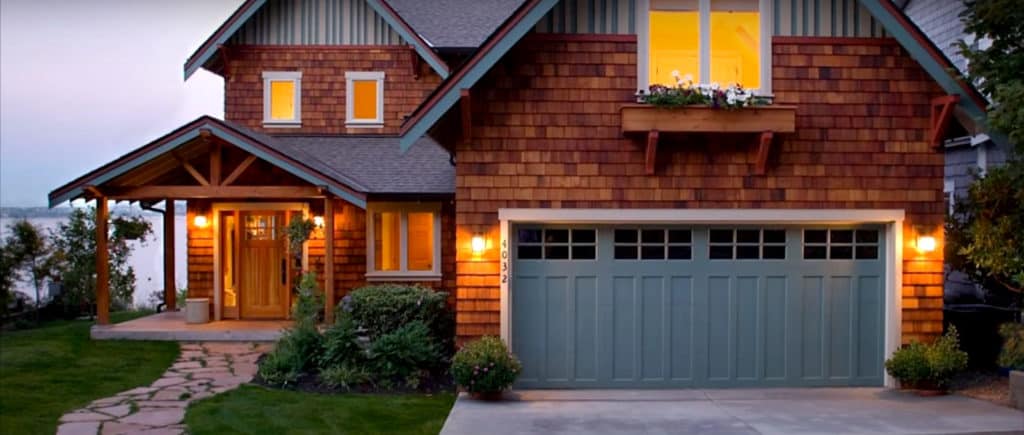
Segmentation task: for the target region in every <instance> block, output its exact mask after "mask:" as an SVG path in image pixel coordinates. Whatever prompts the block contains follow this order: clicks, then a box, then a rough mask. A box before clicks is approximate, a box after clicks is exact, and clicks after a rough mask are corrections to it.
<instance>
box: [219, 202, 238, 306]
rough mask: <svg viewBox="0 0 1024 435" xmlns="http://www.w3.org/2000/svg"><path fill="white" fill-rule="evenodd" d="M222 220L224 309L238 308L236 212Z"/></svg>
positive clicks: (224, 216)
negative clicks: (236, 285)
mask: <svg viewBox="0 0 1024 435" xmlns="http://www.w3.org/2000/svg"><path fill="white" fill-rule="evenodd" d="M221 220H222V221H223V222H224V225H223V229H222V230H221V231H222V232H221V234H223V244H224V249H223V252H224V255H223V257H222V259H221V261H222V262H223V275H224V307H225V308H233V307H236V306H238V289H237V288H236V287H235V280H236V279H237V278H235V252H236V243H237V242H236V240H235V230H236V229H237V225H238V223H237V222H235V215H234V212H226V213H223V214H221Z"/></svg>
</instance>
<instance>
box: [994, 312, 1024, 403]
mask: <svg viewBox="0 0 1024 435" xmlns="http://www.w3.org/2000/svg"><path fill="white" fill-rule="evenodd" d="M999 335H1001V336H1002V337H1003V349H1002V351H1000V353H999V360H998V361H997V362H998V363H999V366H1000V367H1004V368H1006V369H1008V370H1009V371H1010V403H1011V404H1012V405H1013V406H1015V407H1016V408H1017V409H1024V324H1022V323H1004V324H1003V325H1002V326H1000V327H999Z"/></svg>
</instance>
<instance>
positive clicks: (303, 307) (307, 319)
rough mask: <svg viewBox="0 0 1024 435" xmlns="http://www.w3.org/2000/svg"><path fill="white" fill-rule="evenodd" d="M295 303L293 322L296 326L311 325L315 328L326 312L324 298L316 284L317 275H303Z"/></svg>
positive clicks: (310, 273)
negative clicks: (301, 324)
mask: <svg viewBox="0 0 1024 435" xmlns="http://www.w3.org/2000/svg"><path fill="white" fill-rule="evenodd" d="M295 290H296V295H295V303H294V304H292V320H294V321H295V324H296V325H298V324H300V323H311V324H313V325H314V326H315V325H316V323H317V322H318V321H319V320H320V316H321V315H322V314H323V312H324V297H323V294H322V293H321V292H320V286H319V285H317V283H316V273H314V272H307V273H304V274H302V279H301V280H300V281H299V286H298V287H296V289H295Z"/></svg>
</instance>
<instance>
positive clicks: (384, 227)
mask: <svg viewBox="0 0 1024 435" xmlns="http://www.w3.org/2000/svg"><path fill="white" fill-rule="evenodd" d="M373 228H374V231H375V234H374V237H373V252H374V261H373V263H374V270H379V271H395V270H399V269H400V267H401V266H400V264H399V258H401V245H400V241H401V236H400V231H401V222H400V221H399V214H398V213H396V212H384V213H374V214H373Z"/></svg>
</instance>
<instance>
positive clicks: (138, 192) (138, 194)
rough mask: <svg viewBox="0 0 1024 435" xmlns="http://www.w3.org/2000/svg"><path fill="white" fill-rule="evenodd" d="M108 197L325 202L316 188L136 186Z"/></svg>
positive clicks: (108, 190)
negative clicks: (292, 199) (308, 200)
mask: <svg viewBox="0 0 1024 435" xmlns="http://www.w3.org/2000/svg"><path fill="white" fill-rule="evenodd" d="M105 193H106V194H107V195H108V196H109V197H111V198H117V199H132V200H141V199H153V198H167V197H170V198H180V199H200V198H224V199H231V198H234V199H245V198H322V197H323V194H321V193H320V191H319V190H318V189H317V188H316V187H313V186H137V187H109V188H106V189H105Z"/></svg>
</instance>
